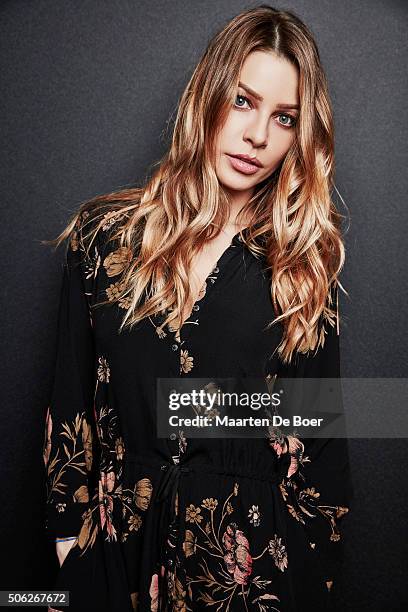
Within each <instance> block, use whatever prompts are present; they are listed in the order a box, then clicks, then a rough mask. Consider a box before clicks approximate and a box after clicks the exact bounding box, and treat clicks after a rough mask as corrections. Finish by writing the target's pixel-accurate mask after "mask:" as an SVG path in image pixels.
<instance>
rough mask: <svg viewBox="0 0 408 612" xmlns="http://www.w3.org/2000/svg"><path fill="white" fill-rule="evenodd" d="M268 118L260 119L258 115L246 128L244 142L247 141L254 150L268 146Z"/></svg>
mask: <svg viewBox="0 0 408 612" xmlns="http://www.w3.org/2000/svg"><path fill="white" fill-rule="evenodd" d="M268 121H269V119H268V117H265V118H262V116H261V115H260V114H258V115H257V116H255V117H254V119H253V121H252V122H251V124H250V125H249V126H248V127H247V129H246V130H245V134H244V140H245V141H249V142H250V143H251V144H252V146H253V147H254V148H260V147H266V146H267V144H268Z"/></svg>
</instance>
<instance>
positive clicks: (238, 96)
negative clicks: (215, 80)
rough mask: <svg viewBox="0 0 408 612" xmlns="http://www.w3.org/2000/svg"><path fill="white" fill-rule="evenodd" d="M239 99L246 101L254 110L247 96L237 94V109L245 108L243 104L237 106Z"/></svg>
mask: <svg viewBox="0 0 408 612" xmlns="http://www.w3.org/2000/svg"><path fill="white" fill-rule="evenodd" d="M238 98H240V99H241V100H245V102H248V104H249V106H250V107H251V108H252V105H251V102H250V101H249V100H248V98H247V97H246V96H243V95H241V94H237V95H236V97H235V106H236V107H237V108H243V106H241V104H237V100H238Z"/></svg>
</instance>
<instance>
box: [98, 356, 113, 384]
mask: <svg viewBox="0 0 408 612" xmlns="http://www.w3.org/2000/svg"><path fill="white" fill-rule="evenodd" d="M98 361H99V366H98V380H100V381H101V382H105V383H108V382H109V379H110V367H109V364H108V362H107V361H106V359H105V357H99V359H98Z"/></svg>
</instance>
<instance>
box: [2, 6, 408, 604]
mask: <svg viewBox="0 0 408 612" xmlns="http://www.w3.org/2000/svg"><path fill="white" fill-rule="evenodd" d="M255 4H256V3H254V2H240V1H233V0H210V1H208V0H207V1H189V2H185V1H182V0H177V1H174V0H173V1H171V2H170V1H168V2H165V1H155V0H143V1H141V0H104V1H101V0H86V1H85V0H69V1H65V2H63V1H58V2H55V0H54V1H53V0H41V1H31V2H28V1H17V0H15V1H8V2H4V1H3V2H2V3H1V5H0V77H1V96H0V105H1V108H0V117H1V126H2V139H1V143H2V146H1V149H0V172H1V175H2V176H1V178H2V180H1V186H2V192H3V193H2V197H1V211H2V226H1V230H2V275H3V278H2V283H1V296H2V302H3V303H2V336H3V344H2V350H3V355H2V359H1V365H2V368H1V371H2V374H3V381H2V387H1V389H2V416H1V425H2V428H3V430H2V437H1V441H2V445H1V463H0V465H1V471H2V474H1V483H2V486H1V491H2V513H1V524H2V530H3V535H2V538H1V540H0V542H1V550H2V553H3V556H4V561H3V563H2V585H1V588H2V589H16V588H19V589H30V588H31V589H33V588H45V587H46V586H49V585H50V583H51V582H52V577H53V572H55V570H56V563H55V559H54V557H53V554H52V553H53V550H52V545H51V544H50V545H48V546H47V544H46V541H45V535H44V532H43V520H44V517H43V508H42V505H41V503H42V499H43V495H44V490H43V471H42V470H43V466H42V456H41V452H42V441H43V419H44V415H45V410H46V406H47V401H48V395H49V392H50V385H51V382H52V375H53V371H52V370H53V360H54V351H55V331H56V330H55V326H56V316H57V310H56V308H57V301H58V294H59V288H60V282H61V263H62V251H61V252H59V251H58V252H57V254H56V255H52V252H51V251H50V250H49V249H47V248H46V247H43V246H41V245H40V244H39V241H40V240H41V239H44V238H50V237H53V236H55V235H56V234H57V233H58V232H59V231H61V230H62V228H63V227H64V225H65V223H66V222H67V220H68V216H69V214H70V213H71V212H72V211H73V210H74V209H75V208H76V207H77V206H78V205H79V203H80V202H81V201H83V200H84V199H86V198H89V197H91V196H94V195H96V194H98V193H104V192H106V191H111V190H114V189H118V188H119V187H121V186H124V185H130V184H132V183H134V182H136V181H139V180H142V179H143V178H144V177H145V176H146V175H147V174H148V172H149V171H150V167H151V164H153V163H154V162H155V161H156V160H157V159H158V158H159V156H160V155H162V153H163V152H164V151H165V149H166V147H167V144H168V137H169V133H170V131H168V130H167V127H168V124H169V126H170V128H171V121H172V119H173V118H174V111H175V108H176V106H177V101H178V98H179V96H180V94H181V92H182V90H183V88H184V86H185V85H186V83H187V80H188V78H189V75H190V74H191V71H192V69H193V68H194V66H195V64H196V62H197V60H198V59H199V57H200V54H201V53H202V51H203V50H204V48H205V46H206V44H207V42H208V40H209V38H210V36H212V35H213V34H214V32H215V31H216V30H217V29H219V28H220V27H222V26H223V25H224V24H225V23H226V21H227V20H229V19H230V18H231V17H232V16H234V15H235V14H236V13H238V12H239V11H241V10H242V9H244V8H246V7H249V6H253V5H255ZM271 4H272V6H278V7H279V8H287V9H292V10H294V11H296V12H297V13H298V14H299V16H300V17H301V18H303V19H304V20H305V21H306V23H307V24H308V25H309V26H310V27H311V29H312V31H313V32H314V33H315V35H316V38H317V42H318V45H319V49H320V52H321V57H322V60H323V63H324V66H325V68H326V71H327V74H328V78H329V83H330V89H331V95H332V99H333V104H334V112H335V121H336V155H337V158H336V159H337V179H336V185H337V188H338V190H339V192H340V194H341V196H342V198H343V199H344V202H345V204H346V206H347V209H348V212H347V209H345V208H344V206H343V205H342V203H341V200H340V199H337V202H338V203H339V205H340V209H341V211H342V212H343V214H349V215H350V222H351V225H350V228H349V230H348V232H347V235H346V249H347V262H346V268H345V272H344V274H343V276H342V282H343V284H344V286H345V288H346V289H347V290H348V292H349V294H350V298H347V297H345V296H344V295H343V294H341V297H340V300H341V303H340V308H341V310H342V314H343V319H344V323H343V330H342V331H343V334H342V338H341V344H342V370H343V376H352V377H407V346H408V338H407V317H406V315H407V302H408V295H407V293H408V292H407V283H406V278H407V274H406V263H407V258H406V249H407V241H406V232H407V215H408V213H407V206H406V204H407V202H406V200H407V198H406V192H407V178H406V168H407V148H406V146H405V143H406V141H407V137H408V130H407V119H408V117H407V94H408V91H407V89H408V88H407V77H406V62H407V16H408V3H407V2H403V1H401V2H397V1H391V0H389V1H386V0H371V1H370V0H358V1H355V2H352V1H335V0H331V1H329V0H318V1H290V2H287V3H282V4H280V5H275V4H274V3H271ZM169 122H170V123H169ZM166 130H167V131H166ZM357 410H359V407H358V406H356V405H354V406H346V411H357ZM406 451H407V444H406V440H401V439H400V440H370V441H369V440H352V441H351V454H352V462H353V469H354V484H355V490H356V499H355V501H354V507H353V508H352V512H351V513H350V515H349V517H348V518H347V520H348V521H349V528H348V532H349V534H350V537H349V541H348V546H347V572H346V574H345V576H344V580H343V582H344V584H343V585H342V593H341V595H337V600H338V602H337V604H338V609H339V610H353V611H354V610H358V611H365V610H370V611H373V612H374V611H379V612H380V611H383V610H387V611H388V612H389V611H396V610H402V609H406V608H405V607H404V605H405V606H406V605H407V604H408V593H407V587H406V573H407V558H408V538H407V530H406V524H407V512H406V507H407V497H408V496H407V487H406V473H405V465H406Z"/></svg>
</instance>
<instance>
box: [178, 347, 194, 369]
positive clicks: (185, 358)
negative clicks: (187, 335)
mask: <svg viewBox="0 0 408 612" xmlns="http://www.w3.org/2000/svg"><path fill="white" fill-rule="evenodd" d="M193 362H194V357H192V356H191V355H189V353H188V351H187V350H182V351H181V352H180V373H182V372H184V373H185V374H187V373H188V372H190V371H191V370H192V369H193Z"/></svg>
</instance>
